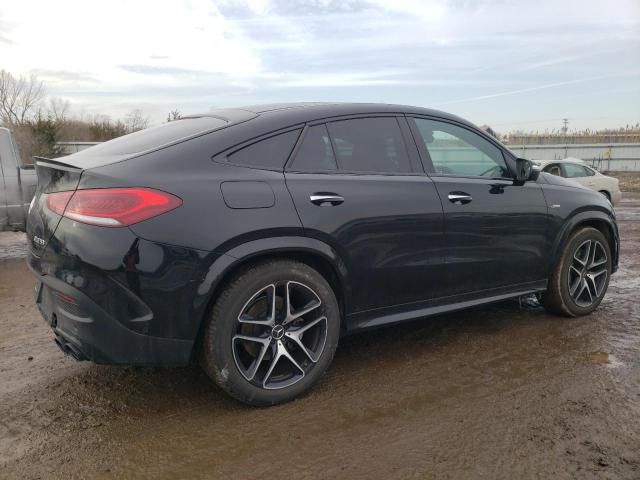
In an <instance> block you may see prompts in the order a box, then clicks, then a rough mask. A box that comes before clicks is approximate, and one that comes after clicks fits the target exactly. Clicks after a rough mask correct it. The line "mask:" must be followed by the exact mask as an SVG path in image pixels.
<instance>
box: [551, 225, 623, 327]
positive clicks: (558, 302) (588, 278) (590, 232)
mask: <svg viewBox="0 0 640 480" xmlns="http://www.w3.org/2000/svg"><path fill="white" fill-rule="evenodd" d="M594 252H595V257H594V256H593V255H594ZM589 255H591V256H589ZM583 262H585V263H583ZM610 277H611V248H610V246H609V242H608V241H607V239H606V238H605V236H604V235H603V234H602V233H601V232H600V231H598V230H597V229H595V228H592V227H584V228H580V229H578V230H576V231H575V232H573V233H572V234H571V236H570V237H569V239H568V240H567V243H566V245H565V247H564V251H563V252H562V256H561V257H560V260H559V261H558V264H557V265H556V267H555V269H554V271H553V274H552V275H551V278H550V279H549V286H548V288H547V290H546V291H545V292H544V293H543V294H542V305H543V306H544V308H545V309H546V310H547V311H548V312H550V313H554V314H557V315H562V316H565V317H576V316H581V315H588V314H590V313H591V312H593V311H594V310H595V309H596V308H598V305H600V302H601V301H602V298H603V297H604V295H605V293H606V291H607V287H608V286H609V278H610Z"/></svg>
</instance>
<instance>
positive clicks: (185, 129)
mask: <svg viewBox="0 0 640 480" xmlns="http://www.w3.org/2000/svg"><path fill="white" fill-rule="evenodd" d="M225 125H227V122H226V121H225V120H222V119H220V118H213V117H199V118H185V119H182V120H176V121H173V122H168V123H164V124H162V125H159V126H157V127H151V128H147V129H145V130H140V131H139V132H135V133H130V134H129V135H124V136H123V137H118V138H115V139H113V140H109V141H108V142H105V143H101V144H100V145H96V146H95V147H91V148H88V149H87V150H84V151H83V152H81V153H87V154H88V155H128V154H132V153H139V152H144V151H145V150H149V149H152V148H155V147H160V146H162V145H166V144H168V143H172V142H175V141H176V140H180V139H182V138H186V137H191V136H194V135H198V134H200V133H206V132H210V131H211V130H216V129H218V128H222V127H224V126H225Z"/></svg>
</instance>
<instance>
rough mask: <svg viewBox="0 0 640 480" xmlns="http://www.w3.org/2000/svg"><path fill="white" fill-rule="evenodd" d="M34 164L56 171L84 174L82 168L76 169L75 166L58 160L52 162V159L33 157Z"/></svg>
mask: <svg viewBox="0 0 640 480" xmlns="http://www.w3.org/2000/svg"><path fill="white" fill-rule="evenodd" d="M33 163H35V165H36V166H37V167H48V168H54V169H56V170H66V171H67V172H77V173H80V172H82V170H83V169H82V168H79V167H74V166H73V165H69V164H68V163H64V162H60V161H58V160H52V159H50V158H45V157H37V156H35V157H33Z"/></svg>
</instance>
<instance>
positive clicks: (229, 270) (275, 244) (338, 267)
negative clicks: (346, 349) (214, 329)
mask: <svg viewBox="0 0 640 480" xmlns="http://www.w3.org/2000/svg"><path fill="white" fill-rule="evenodd" d="M278 258H282V259H287V260H297V261H299V262H301V263H304V264H306V265H309V266H310V267H311V268H314V269H315V270H317V271H318V272H319V273H320V274H321V275H322V276H323V277H324V278H325V279H326V280H327V282H328V283H329V285H330V286H331V288H332V289H333V291H334V293H335V295H336V299H337V300H338V305H339V308H340V314H341V329H342V330H343V331H344V329H345V324H344V318H345V316H346V314H347V312H348V311H349V310H348V306H349V300H350V297H351V294H350V283H349V275H348V270H347V267H346V264H345V263H344V261H343V260H342V258H341V257H340V255H339V254H338V253H337V252H336V251H335V250H334V249H333V248H332V247H331V246H329V245H328V244H326V243H324V242H322V241H320V240H316V239H313V238H308V237H271V238H263V239H259V240H253V241H250V242H246V243H244V244H242V245H239V246H236V247H234V248H232V249H231V250H229V251H228V252H227V253H226V254H223V255H221V256H220V257H219V258H218V259H217V260H216V261H215V262H214V263H213V264H212V265H211V266H210V267H209V270H208V272H207V274H206V276H205V279H204V281H203V282H202V283H201V285H200V287H199V290H200V294H201V298H203V299H204V301H203V303H204V305H205V307H204V308H203V309H202V310H201V312H202V313H201V315H200V318H199V321H198V330H197V334H196V337H195V339H194V340H195V341H194V353H195V350H196V349H197V348H198V345H199V343H200V337H201V335H202V331H203V326H204V323H205V322H204V320H205V318H206V316H207V315H208V314H209V313H210V311H211V308H212V307H213V305H214V304H215V301H216V298H217V297H218V296H219V295H220V292H221V291H222V289H223V288H224V285H225V284H226V283H227V281H228V280H229V278H231V277H232V276H233V275H235V274H236V273H237V272H239V271H240V270H242V269H243V268H245V267H246V266H248V265H251V264H254V263H256V262H260V261H262V260H267V259H269V260H273V259H278Z"/></svg>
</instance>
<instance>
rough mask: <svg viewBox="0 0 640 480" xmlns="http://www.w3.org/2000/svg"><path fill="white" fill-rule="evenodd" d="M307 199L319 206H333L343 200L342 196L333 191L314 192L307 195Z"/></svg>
mask: <svg viewBox="0 0 640 480" xmlns="http://www.w3.org/2000/svg"><path fill="white" fill-rule="evenodd" d="M309 200H311V203H313V204H314V205H318V206H320V207H335V206H336V205H340V204H341V203H342V202H344V198H343V197H341V196H340V195H336V194H335V193H314V194H313V195H311V196H310V197H309Z"/></svg>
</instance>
